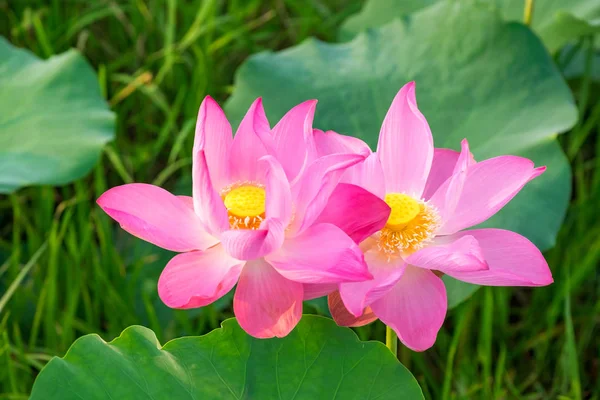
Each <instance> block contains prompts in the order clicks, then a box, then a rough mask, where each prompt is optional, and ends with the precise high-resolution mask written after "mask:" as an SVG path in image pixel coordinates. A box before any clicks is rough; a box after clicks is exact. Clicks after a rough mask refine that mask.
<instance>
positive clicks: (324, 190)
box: [98, 97, 389, 338]
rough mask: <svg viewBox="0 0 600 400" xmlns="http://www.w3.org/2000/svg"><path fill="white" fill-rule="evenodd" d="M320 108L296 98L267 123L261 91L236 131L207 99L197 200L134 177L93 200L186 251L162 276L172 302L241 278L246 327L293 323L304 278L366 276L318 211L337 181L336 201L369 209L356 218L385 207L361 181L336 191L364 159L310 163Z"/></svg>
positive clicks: (358, 255) (273, 329)
mask: <svg viewBox="0 0 600 400" xmlns="http://www.w3.org/2000/svg"><path fill="white" fill-rule="evenodd" d="M315 104H316V101H307V102H305V103H302V104H300V105H298V106H296V107H295V108H293V109H292V110H291V111H290V112H288V113H287V114H286V115H285V116H284V117H283V118H282V120H281V121H280V122H279V123H278V124H277V125H276V126H275V127H274V128H273V130H272V131H271V129H270V127H269V124H268V121H267V119H266V116H265V113H264V110H263V108H262V103H261V100H260V99H258V100H256V101H255V102H254V103H253V104H252V106H251V107H250V109H249V111H248V113H247V114H246V116H245V117H244V119H243V121H242V122H241V124H240V126H239V129H238V131H237V133H236V135H235V138H232V132H231V126H230V124H229V122H228V121H227V119H226V117H225V115H224V113H223V111H222V110H221V108H220V107H219V106H218V104H217V103H216V102H215V101H214V100H213V99H212V98H210V97H207V98H206V99H205V100H204V101H203V103H202V105H201V106H200V112H199V115H198V121H197V125H196V137H195V142H194V151H193V171H192V179H193V196H192V197H186V196H175V195H172V194H171V193H169V192H167V191H166V190H163V189H161V188H159V187H156V186H152V185H147V184H141V183H134V184H129V185H123V186H118V187H115V188H112V189H110V190H108V191H107V192H106V193H104V194H103V195H102V196H101V197H100V198H99V199H98V204H99V205H100V207H102V209H103V210H104V211H105V212H106V213H107V214H108V215H110V216H111V217H112V218H114V219H115V220H116V221H118V222H119V223H120V224H121V227H122V228H123V229H125V230H126V231H128V232H129V233H131V234H133V235H134V236H137V237H139V238H141V239H144V240H146V241H148V242H150V243H153V244H155V245H157V246H160V247H163V248H165V249H168V250H171V251H175V252H180V253H181V254H178V255H176V256H175V257H173V259H171V261H169V263H168V264H167V266H166V267H165V269H164V270H163V272H162V274H161V276H160V279H159V281H158V293H159V295H160V297H161V299H162V300H163V302H164V303H165V304H167V305H168V306H169V307H173V308H193V307H202V306H205V305H207V304H210V303H212V302H213V301H215V300H217V299H218V298H220V297H221V296H223V295H225V294H226V293H227V292H229V291H230V290H231V289H232V288H233V287H234V285H235V284H236V283H237V290H236V292H235V297H234V301H233V308H234V312H235V315H236V317H237V319H238V322H239V324H240V325H241V326H242V328H244V329H245V330H246V331H247V332H248V333H249V334H251V335H253V336H255V337H259V338H268V337H273V336H278V337H282V336H285V335H287V334H288V333H289V332H290V330H292V329H293V328H294V326H295V325H296V324H297V323H298V321H299V320H300V317H301V313H302V299H303V296H304V288H303V284H304V283H307V284H333V283H338V282H352V281H363V280H365V279H370V278H372V276H371V275H370V274H369V272H368V270H367V266H366V264H365V263H364V258H363V254H362V252H361V251H360V249H359V248H358V246H357V245H356V243H355V242H354V241H353V240H352V239H351V238H350V237H349V236H348V235H346V233H344V231H342V230H341V229H340V228H338V227H336V226H334V225H332V224H330V223H327V222H320V221H317V217H318V216H319V214H320V213H321V210H322V209H323V208H324V207H325V206H326V205H327V202H328V200H329V197H330V195H331V194H332V192H333V191H334V189H335V193H336V194H335V196H336V197H335V198H336V199H337V201H343V202H352V201H353V199H354V198H356V197H357V196H358V197H361V198H362V199H363V200H364V201H369V202H370V204H372V205H374V206H372V207H370V208H369V210H367V211H368V212H367V215H366V220H367V221H371V222H366V223H363V222H361V223H359V224H358V226H357V229H360V230H363V231H364V230H365V229H366V230H367V231H368V233H369V234H370V233H373V232H375V231H376V230H378V229H380V228H381V227H382V226H383V225H384V224H385V220H386V219H387V215H388V212H389V208H388V207H387V206H386V205H385V203H384V202H382V201H381V200H379V199H378V198H376V197H375V196H373V195H371V194H369V193H367V192H366V191H365V190H364V189H361V188H359V187H357V186H350V187H348V188H346V189H345V190H344V189H342V190H340V189H339V188H338V189H336V186H337V183H338V181H339V179H340V177H341V175H342V173H343V172H344V170H345V169H346V168H348V167H349V166H352V165H354V164H357V163H359V162H361V161H362V160H364V158H365V155H360V154H330V155H327V156H325V157H321V158H319V159H316V149H315V145H314V140H313V136H312V119H313V115H314V109H315ZM334 200H335V199H334ZM357 217H358V215H357ZM361 217H362V216H361ZM349 219H351V217H349ZM373 221H375V222H373ZM369 224H370V225H371V228H369V227H368V226H367V225H369ZM346 230H347V231H349V232H350V234H353V235H354V232H353V230H352V229H351V228H348V226H347V227H346Z"/></svg>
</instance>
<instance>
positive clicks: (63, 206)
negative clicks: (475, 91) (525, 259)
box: [0, 0, 600, 399]
mask: <svg viewBox="0 0 600 400" xmlns="http://www.w3.org/2000/svg"><path fill="white" fill-rule="evenodd" d="M490 1H491V0H490ZM491 2H492V3H493V1H491ZM376 3H379V4H380V5H381V4H384V2H382V1H377V0H371V1H370V2H369V3H368V4H367V5H366V6H365V5H364V2H363V1H358V0H306V1H297V0H260V1H259V0H237V1H236V0H233V1H218V0H204V1H199V0H198V1H190V0H187V1H184V0H87V1H86V0H8V1H7V0H0V34H1V35H2V36H4V37H5V38H6V39H7V40H8V41H9V42H10V43H12V44H13V45H14V46H17V47H22V48H26V49H29V50H30V51H31V52H33V53H34V54H35V55H37V56H38V57H40V58H42V59H47V58H49V57H51V56H53V55H57V54H60V53H63V52H65V51H68V50H69V49H71V48H75V49H77V50H78V51H79V52H80V53H81V54H82V55H83V56H84V57H85V58H86V59H87V60H88V61H89V63H90V64H91V65H92V67H93V69H94V70H95V71H96V72H97V79H98V83H99V88H100V95H101V96H103V97H104V98H105V99H106V101H107V102H108V104H109V106H110V109H111V110H112V111H113V112H114V113H115V115H116V122H115V126H116V132H115V140H114V141H113V142H111V143H110V144H108V145H107V146H105V147H104V150H103V154H102V156H101V158H100V161H99V162H98V163H97V164H96V166H95V167H94V168H93V170H92V171H91V172H90V173H89V174H87V175H86V176H85V177H83V178H81V179H78V180H75V182H73V183H72V184H68V185H64V186H60V187H51V186H38V187H26V188H23V189H20V190H18V191H16V192H14V193H12V194H9V195H2V196H1V197H0V399H26V398H28V393H29V391H30V388H31V385H32V383H33V380H34V379H35V376H36V375H37V373H38V372H39V370H40V369H41V368H42V367H43V366H44V364H45V363H46V362H47V361H48V360H49V359H50V358H51V357H53V356H55V355H59V356H62V355H64V352H65V351H66V350H67V349H68V347H69V346H70V345H71V343H72V342H73V341H74V340H75V339H76V338H77V337H79V336H81V335H84V334H87V333H93V332H95V333H98V334H99V335H100V336H101V337H102V338H104V339H105V340H111V339H113V338H114V337H115V336H117V335H118V334H119V333H120V332H121V331H122V330H123V329H124V328H126V327H127V326H129V325H133V324H141V325H144V326H147V327H149V328H151V329H153V330H154V331H155V332H156V334H157V336H158V338H159V340H160V341H161V342H162V343H164V342H165V341H167V340H169V339H172V338H174V337H178V336H182V335H199V334H204V333H207V332H209V331H210V330H212V329H215V328H217V327H218V326H219V324H220V321H222V320H223V319H225V318H228V317H231V316H232V310H231V298H230V297H226V298H224V299H222V300H220V301H218V302H216V303H215V304H213V305H210V306H208V307H205V308H202V309H197V310H190V311H181V310H170V309H168V308H166V307H165V306H164V305H162V303H161V302H160V300H159V299H158V297H157V293H156V280H157V277H158V275H159V273H160V271H161V270H162V268H163V266H164V265H165V264H166V262H167V260H168V259H169V258H170V257H171V254H170V253H169V252H166V251H163V250H161V249H158V248H156V247H154V246H152V245H149V244H147V243H145V242H142V241H140V240H138V239H135V238H133V237H131V236H129V235H127V234H126V233H124V232H122V231H121V230H120V229H118V227H117V226H116V225H115V224H114V223H113V222H112V221H111V220H110V219H109V218H108V217H107V216H106V215H104V213H102V211H101V210H100V209H99V208H98V207H97V206H96V204H95V199H96V198H97V197H98V196H99V195H100V194H101V193H102V192H103V191H105V190H106V189H107V188H109V187H112V186H115V185H119V184H123V183H128V182H132V181H136V182H148V183H154V184H158V185H162V186H165V187H167V188H169V189H172V190H173V191H175V192H176V193H186V192H189V188H190V184H191V177H190V174H189V169H190V168H189V167H190V165H191V159H190V154H191V146H192V140H193V131H194V125H195V119H196V113H197V110H198V106H199V104H200V102H201V100H202V98H203V97H204V96H205V95H206V94H210V95H212V96H214V97H215V98H216V99H218V100H219V101H220V102H221V103H223V102H224V101H225V100H226V99H227V98H229V96H230V95H231V94H232V92H233V91H234V88H233V84H234V74H235V71H236V69H237V68H238V67H239V66H240V65H241V64H242V63H243V62H244V61H245V60H246V59H247V58H248V56H250V55H252V54H254V53H257V52H260V51H263V50H279V49H284V48H287V47H290V46H293V45H296V44H298V43H300V42H302V41H304V40H305V39H306V38H308V37H311V36H312V37H317V38H319V39H320V40H323V41H327V42H337V41H338V40H339V39H340V38H341V39H343V40H346V39H348V38H349V37H351V36H353V35H354V34H355V32H356V31H357V30H361V29H363V28H364V27H365V26H360V23H361V22H360V21H361V18H362V20H363V21H364V19H365V14H367V17H368V14H369V12H372V11H369V10H373V9H375V10H377V7H376V5H377V4H376ZM409 3H410V4H409ZM433 3H436V2H434V1H431V0H430V1H425V0H423V1H415V0H411V1H406V2H401V1H396V2H394V1H390V0H387V3H385V4H387V6H386V5H385V4H384V7H390V6H396V7H397V9H399V7H400V5H402V7H404V6H406V5H409V7H408V8H407V9H403V10H402V12H399V13H398V14H397V15H394V17H396V18H399V19H400V20H401V21H403V22H402V23H404V24H409V25H410V23H411V21H412V19H411V13H413V12H415V11H417V10H421V9H424V8H426V7H430V6H431V7H434V6H436V5H435V4H433ZM495 3H497V4H496V5H497V6H498V7H499V10H500V11H499V12H500V14H501V15H504V16H505V17H506V18H508V19H509V20H520V17H519V15H522V14H520V12H518V11H511V12H510V14H507V12H506V11H505V10H504V9H503V8H502V7H503V6H504V5H505V3H506V4H509V3H510V4H512V3H515V4H516V5H514V7H517V8H518V5H519V4H522V5H523V7H524V4H525V2H520V1H516V0H515V1H497V2H495ZM517 3H519V4H517ZM549 3H550V4H551V6H552V7H554V8H552V7H550V8H552V10H551V11H552V13H550V12H546V11H543V12H540V15H541V16H540V18H546V20H545V21H544V20H542V21H538V22H536V13H535V9H534V13H533V24H532V26H533V28H534V30H535V31H536V33H538V34H540V35H541V36H542V38H544V39H546V38H547V37H548V36H547V35H549V34H550V36H549V37H550V39H549V42H546V40H544V43H545V45H546V47H547V49H548V51H549V52H550V56H552V60H553V63H554V64H555V66H556V70H557V71H559V72H560V73H561V74H562V75H563V76H564V77H565V79H566V80H567V83H568V85H569V87H570V89H571V91H572V92H573V96H574V99H575V101H576V103H577V106H578V115H577V122H576V123H575V125H574V126H573V128H572V129H571V130H570V131H569V132H567V133H566V134H564V135H561V136H559V137H558V140H559V142H560V145H561V147H562V149H563V150H564V152H565V154H566V157H567V158H568V160H569V163H570V166H571V170H572V183H573V190H572V193H571V194H570V196H571V200H570V206H569V208H568V211H567V213H566V218H565V221H564V224H563V226H562V228H561V230H560V232H559V233H558V237H557V239H556V246H555V247H554V248H553V249H550V250H548V251H547V252H546V253H545V254H546V257H547V259H548V261H549V264H550V266H551V268H552V271H553V275H554V279H555V283H554V284H553V285H551V286H549V287H545V288H537V289H511V288H485V289H483V290H479V291H477V292H476V293H475V294H474V295H473V297H472V298H471V299H470V300H469V301H466V302H464V303H462V304H461V305H459V306H458V307H456V308H454V309H452V310H451V311H449V313H448V317H447V320H446V323H445V325H444V327H443V328H442V331H441V332H440V334H439V336H438V341H437V343H436V344H435V346H434V347H433V348H432V349H430V350H428V351H426V352H424V353H414V352H411V351H409V350H407V349H404V348H403V349H401V354H400V359H401V361H402V362H403V363H404V365H406V366H407V367H408V368H409V369H410V370H411V372H412V373H413V374H414V375H415V376H416V377H417V379H418V380H419V383H420V384H421V385H422V387H423V391H424V393H425V396H426V398H431V399H438V398H440V399H479V398H481V399H490V398H498V399H504V398H506V399H513V398H514V399H554V398H557V399H558V398H560V399H582V398H586V399H598V398H600V334H599V333H598V323H599V322H600V296H599V294H600V277H599V275H598V264H599V260H600V223H598V220H599V217H598V216H599V211H598V205H599V204H600V157H598V154H599V152H600V140H598V134H599V127H600V101H599V100H600V99H599V95H600V90H598V89H599V88H600V80H599V79H600V73H599V71H600V50H599V49H600V39H599V37H598V31H597V29H596V27H597V26H598V24H597V22H598V18H599V17H600V14H599V13H598V12H600V11H599V10H598V6H597V1H595V0H589V1H574V2H571V1H569V0H563V1H558V0H554V1H549V0H548V1H543V0H538V1H537V2H536V5H537V4H549ZM363 6H364V8H363ZM540 7H541V9H542V10H545V8H544V7H545V6H542V5H540ZM361 9H362V11H361ZM511 10H512V9H511ZM582 10H583V11H582ZM584 11H585V12H584ZM588 11H589V12H588ZM424 12H427V10H424ZM357 13H358V14H357ZM391 14H393V13H390V15H391ZM352 15H358V16H354V17H352V18H350V19H349V17H350V16H352ZM507 15H508V16H507ZM553 15H554V17H553ZM556 15H558V16H556ZM553 18H554V19H553ZM565 19H566V20H567V21H569V20H570V21H571V22H573V20H575V22H574V24H575V25H573V24H566V23H565V22H564V21H565ZM389 20H390V18H387V16H386V18H383V19H382V20H377V21H376V22H374V23H373V25H369V26H374V27H376V26H379V25H381V24H383V23H385V22H388V21H389ZM356 21H358V22H356ZM547 21H550V22H552V23H557V24H558V25H551V24H550V25H549V23H548V22H547ZM556 21H558V22H556ZM542 22H543V23H542ZM370 23H371V22H369V24H370ZM536 24H538V25H536ZM561 24H562V25H561ZM565 24H566V25H565ZM548 26H558V27H557V28H552V29H549V28H548ZM565 26H566V28H565ZM342 27H343V28H342ZM349 27H350V28H349ZM538 27H539V29H540V31H538ZM340 28H342V29H340ZM485 28H486V27H485V26H482V27H481V28H480V29H482V32H484V31H485ZM384 29H391V28H384ZM548 29H549V30H548ZM561 29H562V30H561ZM563 31H564V32H566V33H567V34H566V35H557V34H556V32H563ZM349 32H350V33H349ZM574 32H575V33H576V34H575V33H574ZM480 34H481V32H480ZM448 35H452V32H449V33H448ZM557 43H558V44H557ZM517 45H518V44H517V43H515V48H518V46H517ZM423 46H424V48H426V47H427V46H428V44H427V43H423ZM492 56H493V54H492ZM517 56H518V53H517ZM1 62H2V60H0V63H1ZM430 62H431V63H435V62H436V60H435V58H433V59H431V61H430ZM0 71H4V70H2V69H1V68H0ZM240 74H241V72H240ZM409 75H410V74H409ZM32 78H33V77H32ZM263 79H264V78H263ZM73 81H75V79H73ZM71 83H72V82H71ZM88 84H89V82H87V83H85V85H88ZM417 84H418V81H417ZM81 85H84V84H81ZM84 87H85V86H84ZM474 88H476V82H475V83H474ZM0 89H2V87H1V86H0ZM392 89H393V90H395V89H394V88H392ZM32 90H33V89H32ZM5 93H6V92H4V91H2V92H0V96H1V97H2V99H1V100H0V101H1V103H0V104H2V107H7V105H8V106H10V98H9V97H8V96H7V95H6V94H5ZM14 95H16V94H14ZM426 96H427V94H426ZM429 96H433V95H429ZM291 97H293V96H291ZM541 100H543V99H541ZM541 100H540V101H541ZM52 101H56V99H54V98H49V99H47V100H46V99H45V101H44V102H40V104H39V105H38V107H39V108H40V110H43V109H44V107H45V106H50V105H51V104H52ZM532 101H533V100H532ZM429 112H430V113H434V112H435V110H430V111H429ZM5 113H6V111H5V110H4V109H0V121H2V117H1V115H2V114H4V115H6V114H5ZM267 114H269V108H267ZM269 115H270V114H269ZM426 115H427V116H428V117H429V115H428V114H426ZM552 117H553V115H548V116H547V118H548V119H551V118H552ZM431 118H435V117H434V116H432V117H431ZM490 118H492V116H491V117H490ZM535 118H537V119H539V120H540V123H542V122H543V120H544V116H543V115H538V114H536V115H535ZM271 119H272V120H274V118H271ZM272 122H273V121H272ZM495 123H496V122H495ZM0 125H1V123H0ZM67 126H68V125H67ZM67 126H66V127H67ZM0 127H1V126H0ZM324 128H329V127H327V126H324ZM52 129H55V128H54V127H53V128H52ZM563 129H564V127H563ZM555 133H559V132H555ZM0 134H2V131H1V130H0ZM80 134H81V135H84V132H81V133H80ZM464 135H465V136H467V137H469V133H468V132H465V134H464ZM0 143H2V141H1V140H0ZM443 144H444V145H446V144H447V143H443ZM2 150H3V149H0V154H1V152H2ZM64 154H65V155H64V157H69V156H68V154H69V148H68V147H66V148H65V153H64ZM476 155H477V154H476ZM0 161H5V160H0ZM0 165H2V163H1V162H0ZM23 168H24V167H23ZM84 169H85V168H84ZM1 174H2V171H0V176H1ZM79 176H81V171H80V175H79ZM48 183H54V182H48ZM562 196H563V197H564V198H565V199H567V198H568V196H569V193H568V185H565V189H564V191H563V193H562ZM553 200H554V199H547V201H549V202H552V201H553ZM541 211H543V210H541ZM560 214H561V213H559V216H558V217H557V218H560ZM521 224H523V223H522V222H521ZM524 225H527V221H525V224H524ZM305 311H306V312H310V313H319V314H325V315H326V314H327V309H326V304H325V303H324V302H323V301H322V300H321V301H315V302H312V303H310V304H306V305H305ZM357 333H358V334H359V336H360V337H361V338H362V339H365V340H366V339H376V340H383V338H384V327H383V325H382V324H381V323H380V322H376V323H374V324H371V325H369V326H366V327H363V328H360V329H358V330H357Z"/></svg>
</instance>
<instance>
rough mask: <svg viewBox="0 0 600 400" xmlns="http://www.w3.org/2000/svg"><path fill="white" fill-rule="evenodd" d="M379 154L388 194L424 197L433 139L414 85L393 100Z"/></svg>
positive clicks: (380, 139)
mask: <svg viewBox="0 0 600 400" xmlns="http://www.w3.org/2000/svg"><path fill="white" fill-rule="evenodd" d="M377 153H378V154H379V158H380V159H381V164H382V166H383V172H384V175H385V186H386V191H387V192H388V193H392V192H393V193H406V194H408V195H411V196H414V197H421V194H422V193H423V189H424V188H425V183H426V182H427V177H428V176H429V170H430V168H431V162H432V159H433V136H432V135H431V130H430V129H429V124H427V121H426V120H425V117H424V116H423V114H421V112H420V111H419V109H418V107H417V100H416V98H415V83H414V82H409V83H407V84H406V85H404V87H402V89H400V91H399V92H398V94H397V95H396V97H395V98H394V100H393V102H392V105H391V106H390V109H389V110H388V112H387V114H386V116H385V119H384V120H383V125H382V126H381V132H380V133H379V143H378V145H377Z"/></svg>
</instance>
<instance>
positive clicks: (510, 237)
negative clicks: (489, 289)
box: [447, 229, 553, 286]
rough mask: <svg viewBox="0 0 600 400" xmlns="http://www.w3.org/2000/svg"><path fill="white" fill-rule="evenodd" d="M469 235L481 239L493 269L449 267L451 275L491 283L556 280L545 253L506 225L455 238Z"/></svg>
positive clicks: (542, 283) (531, 283)
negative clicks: (470, 270)
mask: <svg viewBox="0 0 600 400" xmlns="http://www.w3.org/2000/svg"><path fill="white" fill-rule="evenodd" d="M469 236H472V237H474V238H475V239H477V242H478V243H479V246H480V247H481V250H482V251H483V257H484V258H485V261H486V262H487V264H488V266H489V270H486V271H473V272H462V271H448V272H447V273H448V275H450V276H452V277H454V278H456V279H459V280H461V281H465V282H469V283H475V284H478V285H487V286H546V285H549V284H551V283H552V282H553V279H552V273H551V272H550V268H548V263H547V262H546V260H545V259H544V256H543V255H542V253H541V252H540V251H539V250H538V248H537V247H535V245H534V244H533V243H531V242H530V241H529V240H528V239H526V238H525V237H523V236H521V235H519V234H517V233H515V232H511V231H507V230H503V229H473V230H469V231H465V232H459V233H457V234H455V235H452V236H451V238H452V239H459V238H464V237H469Z"/></svg>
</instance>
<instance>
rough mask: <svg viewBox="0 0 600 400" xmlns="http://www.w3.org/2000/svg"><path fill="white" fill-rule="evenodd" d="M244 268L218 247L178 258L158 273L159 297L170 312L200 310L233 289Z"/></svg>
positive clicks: (184, 254)
mask: <svg viewBox="0 0 600 400" xmlns="http://www.w3.org/2000/svg"><path fill="white" fill-rule="evenodd" d="M243 266H244V262H243V261H239V260H235V259H233V258H231V257H229V256H228V255H227V254H226V253H225V252H224V251H223V248H222V247H221V246H220V245H218V246H214V247H211V248H210V249H208V250H206V251H192V252H189V253H182V254H178V255H176V256H175V257H173V258H172V259H171V261H169V263H168V264H167V266H166V267H165V269H164V270H163V272H162V273H161V275H160V278H159V279H158V294H159V296H160V298H161V300H162V301H163V302H164V303H165V304H166V305H167V306H169V307H172V308H195V307H203V306H206V305H208V304H210V303H212V302H213V301H215V300H218V299H219V298H221V297H222V296H223V295H225V294H226V293H227V292H229V291H230V290H231V288H233V286H234V285H235V284H236V282H237V280H238V277H239V275H240V272H241V271H242V267H243Z"/></svg>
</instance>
